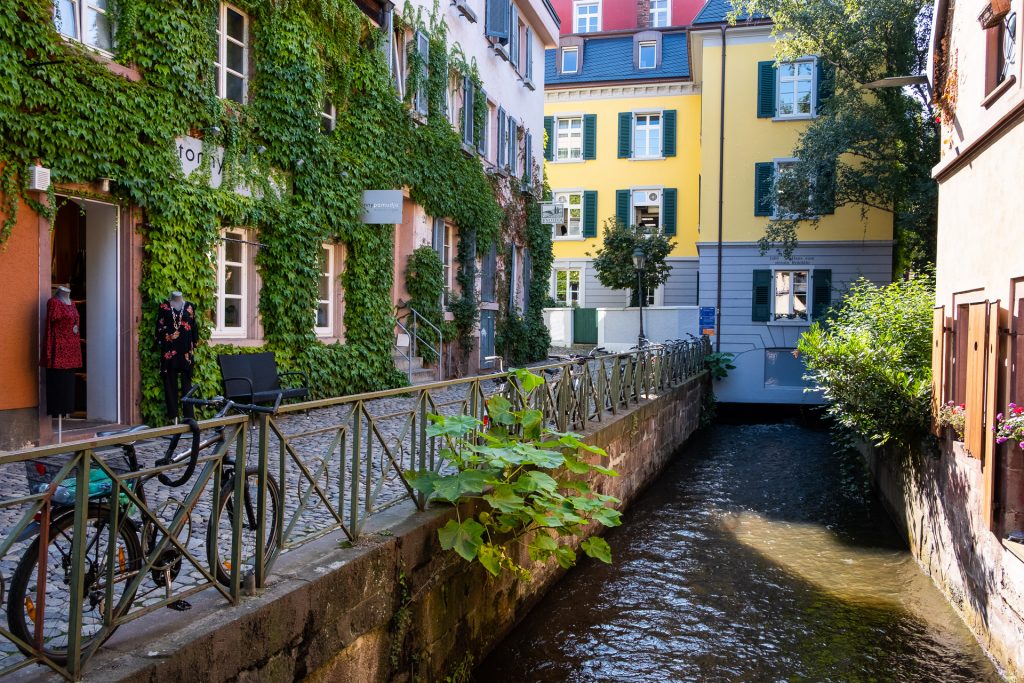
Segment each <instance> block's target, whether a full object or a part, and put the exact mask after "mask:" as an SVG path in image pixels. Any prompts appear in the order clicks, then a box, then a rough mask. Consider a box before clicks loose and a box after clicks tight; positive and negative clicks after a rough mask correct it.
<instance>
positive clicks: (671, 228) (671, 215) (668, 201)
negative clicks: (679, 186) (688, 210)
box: [661, 187, 678, 235]
mask: <svg viewBox="0 0 1024 683" xmlns="http://www.w3.org/2000/svg"><path fill="white" fill-rule="evenodd" d="M677 196H678V193H677V192H676V188H674V187H667V188H665V189H664V190H662V191H661V213H662V216H661V229H662V231H663V232H664V233H665V234H666V235H675V234H676V205H677V200H676V198H677Z"/></svg>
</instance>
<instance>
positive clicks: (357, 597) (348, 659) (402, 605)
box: [87, 375, 707, 683]
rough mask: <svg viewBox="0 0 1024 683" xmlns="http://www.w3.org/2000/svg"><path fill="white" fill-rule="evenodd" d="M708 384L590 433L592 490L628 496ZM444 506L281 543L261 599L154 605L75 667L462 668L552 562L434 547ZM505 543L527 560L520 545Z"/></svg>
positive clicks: (154, 674)
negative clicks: (497, 559)
mask: <svg viewBox="0 0 1024 683" xmlns="http://www.w3.org/2000/svg"><path fill="white" fill-rule="evenodd" d="M706 389H707V376H706V375H701V376H700V377H696V378H693V379H691V380H690V381H689V382H687V383H685V384H683V385H681V386H679V387H677V388H676V389H674V390H672V391H670V392H667V393H666V394H665V395H663V396H662V397H660V398H658V399H655V400H653V401H651V402H649V403H646V404H644V405H642V406H640V407H638V408H634V409H632V410H629V411H625V412H621V413H620V414H619V416H618V419H616V420H614V421H613V420H610V419H606V421H605V422H604V423H603V424H602V426H601V427H599V428H597V429H596V430H594V431H593V432H591V433H590V434H589V435H588V441H590V442H591V443H594V444H598V445H601V446H603V447H604V448H605V449H607V450H608V452H609V454H610V456H611V465H612V467H614V468H615V469H616V470H617V471H618V472H619V474H620V476H619V477H615V478H608V477H601V478H600V479H599V480H597V479H595V482H594V485H595V487H596V489H597V490H599V491H600V492H602V493H606V494H610V495H614V496H617V497H619V498H620V499H622V500H623V503H624V505H628V504H629V503H630V502H631V501H632V500H633V499H635V498H636V496H638V495H639V494H640V492H641V491H642V490H643V489H644V487H646V486H647V484H648V483H650V482H651V481H652V480H653V479H654V478H655V477H656V476H657V475H658V474H659V473H660V472H661V470H662V469H663V468H664V467H665V465H667V464H668V462H669V461H670V460H671V459H672V457H673V455H674V454H675V452H676V450H677V449H678V448H679V446H681V445H682V444H683V443H685V442H686V440H687V439H688V438H689V436H690V435H691V434H692V433H693V432H694V431H695V430H696V429H697V426H698V423H699V420H700V408H701V400H702V398H703V395H704V392H705V391H706ZM465 512H466V511H464V514H465ZM403 514H404V513H403ZM453 515H454V511H453V510H452V508H450V507H435V508H432V509H430V510H428V511H426V512H414V513H412V514H410V515H409V516H408V517H406V518H405V519H404V520H401V521H399V522H397V523H396V524H395V525H394V526H391V527H390V528H389V529H388V531H387V532H386V533H378V534H369V535H367V536H366V537H364V538H363V539H361V540H360V542H359V543H358V544H357V545H356V547H354V548H345V549H342V548H339V547H338V544H337V540H338V539H336V538H330V537H329V538H326V539H322V541H321V542H317V543H314V544H311V545H310V546H307V547H305V548H303V549H302V550H299V551H296V552H294V553H289V554H288V555H286V556H285V557H284V558H283V559H282V562H284V563H285V564H286V567H285V568H283V569H282V571H281V572H277V573H276V574H275V576H276V577H277V578H276V579H275V583H274V584H272V585H271V587H270V588H269V590H268V591H267V592H266V593H265V594H264V595H263V596H261V597H258V598H252V599H246V600H245V601H244V602H243V603H242V605H241V606H239V607H237V608H228V607H224V606H223V603H220V606H219V608H217V609H215V610H210V611H206V612H204V611H200V608H199V607H198V606H197V607H196V609H194V610H193V611H192V612H189V613H188V614H187V615H181V614H179V615H177V617H175V615H174V614H172V613H164V614H161V615H160V616H161V617H162V618H163V621H164V623H163V624H162V625H161V624H158V625H157V626H150V625H149V624H148V622H147V620H143V621H141V622H135V624H138V626H136V625H135V624H133V626H132V628H127V627H126V628H124V629H122V631H121V632H119V633H118V634H116V635H115V637H114V639H112V640H111V641H110V643H108V645H107V646H105V648H104V649H103V650H102V651H101V653H100V654H99V655H98V656H97V658H96V659H95V660H94V663H93V665H92V667H91V669H90V670H89V672H88V673H87V675H88V676H89V677H90V678H92V679H94V680H125V681H128V680H130V681H147V683H160V682H163V681H167V682H168V683H179V682H180V681H185V680H195V676H196V675H197V673H198V672H202V679H203V680H204V681H225V680H240V681H258V680H267V681H271V680H274V681H276V680H298V679H305V680H309V681H314V682H316V681H332V682H338V681H352V682H353V683H370V682H376V681H380V682H381V683H383V682H385V681H395V682H402V681H414V680H418V681H440V680H444V678H445V676H446V675H448V674H451V673H453V672H454V671H456V670H457V669H459V667H460V666H461V667H462V668H463V672H464V673H468V671H467V670H466V669H468V668H470V667H471V666H472V665H473V664H474V663H476V662H479V661H480V659H482V658H483V657H484V656H485V655H486V653H487V652H488V651H489V650H490V649H491V648H492V647H493V646H494V645H495V644H496V643H498V642H499V641H500V640H501V638H502V637H504V635H505V634H506V633H507V632H508V631H509V630H510V629H511V628H512V627H513V626H514V625H515V623H516V622H517V621H518V620H519V619H521V618H522V617H523V616H524V615H525V614H526V612H527V611H529V609H530V608H531V607H532V606H533V605H534V604H535V603H536V602H537V601H538V600H539V599H540V598H541V597H542V596H543V594H544V592H545V591H546V590H547V589H548V588H550V587H551V586H552V585H553V584H554V582H555V581H556V580H557V579H558V577H559V576H561V574H562V573H563V572H562V571H561V570H559V569H558V568H557V565H554V564H549V565H534V566H533V577H532V580H531V581H529V582H523V581H515V580H511V579H508V578H501V579H491V578H490V577H489V575H488V574H487V573H486V572H485V571H484V570H483V569H482V568H481V567H480V566H478V565H467V564H466V563H465V562H463V561H462V560H461V559H459V558H458V557H457V556H455V555H454V553H450V552H444V551H442V550H441V549H440V546H439V544H438V540H437V529H438V528H439V527H441V526H443V525H444V524H445V523H446V522H447V521H448V520H449V519H450V518H452V517H453ZM510 552H512V553H514V555H515V557H516V558H517V559H518V561H520V562H528V558H527V557H525V550H524V549H523V548H522V547H519V546H517V547H516V548H511V549H510ZM285 560H287V562H285ZM190 600H191V601H192V602H193V603H194V604H197V603H198V602H199V601H198V600H194V599H190ZM150 621H152V620H150ZM154 636H155V638H154ZM133 638H134V640H133Z"/></svg>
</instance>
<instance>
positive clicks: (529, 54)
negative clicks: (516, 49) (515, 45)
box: [525, 26, 533, 81]
mask: <svg viewBox="0 0 1024 683" xmlns="http://www.w3.org/2000/svg"><path fill="white" fill-rule="evenodd" d="M525 41H526V80H528V81H532V80H533V31H531V30H530V27H529V26H527V27H526V38H525Z"/></svg>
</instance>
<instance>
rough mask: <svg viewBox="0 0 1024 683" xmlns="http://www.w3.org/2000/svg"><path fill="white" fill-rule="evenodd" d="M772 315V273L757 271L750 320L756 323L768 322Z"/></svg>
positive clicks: (752, 292) (755, 272)
mask: <svg viewBox="0 0 1024 683" xmlns="http://www.w3.org/2000/svg"><path fill="white" fill-rule="evenodd" d="M771 314H772V271H770V270H755V271H754V287H753V290H752V291H751V302H750V319H751V320H752V321H754V322H756V323H764V322H768V319H769V318H770V317H771Z"/></svg>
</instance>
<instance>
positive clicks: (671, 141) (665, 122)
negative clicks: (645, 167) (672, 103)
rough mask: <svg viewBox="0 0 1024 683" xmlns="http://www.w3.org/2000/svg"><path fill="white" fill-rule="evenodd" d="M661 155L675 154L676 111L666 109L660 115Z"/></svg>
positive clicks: (669, 155)
mask: <svg viewBox="0 0 1024 683" xmlns="http://www.w3.org/2000/svg"><path fill="white" fill-rule="evenodd" d="M661 127H662V131H661V155H662V156H665V157H674V156H675V155H676V111H675V109H667V110H665V111H664V112H662V115H661Z"/></svg>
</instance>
